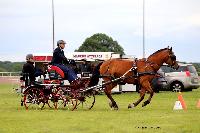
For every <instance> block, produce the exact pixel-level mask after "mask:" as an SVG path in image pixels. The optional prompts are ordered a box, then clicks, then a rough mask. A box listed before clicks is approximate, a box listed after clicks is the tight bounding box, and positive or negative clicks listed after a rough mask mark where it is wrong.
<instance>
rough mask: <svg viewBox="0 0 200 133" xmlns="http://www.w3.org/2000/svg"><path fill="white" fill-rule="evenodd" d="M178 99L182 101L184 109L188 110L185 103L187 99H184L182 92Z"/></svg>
mask: <svg viewBox="0 0 200 133" xmlns="http://www.w3.org/2000/svg"><path fill="white" fill-rule="evenodd" d="M178 100H179V101H180V102H181V105H182V108H183V109H184V110H187V106H186V104H185V101H184V99H183V96H182V94H181V92H179V95H178Z"/></svg>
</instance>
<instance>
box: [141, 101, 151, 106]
mask: <svg viewBox="0 0 200 133" xmlns="http://www.w3.org/2000/svg"><path fill="white" fill-rule="evenodd" d="M149 103H150V102H149V101H148V100H147V101H145V102H144V103H143V104H142V107H144V106H146V105H147V104H149Z"/></svg>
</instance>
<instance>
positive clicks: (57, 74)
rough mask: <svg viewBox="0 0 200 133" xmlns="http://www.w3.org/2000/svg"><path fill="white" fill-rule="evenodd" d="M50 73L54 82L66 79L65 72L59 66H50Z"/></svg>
mask: <svg viewBox="0 0 200 133" xmlns="http://www.w3.org/2000/svg"><path fill="white" fill-rule="evenodd" d="M48 72H49V78H50V79H51V80H53V79H65V78H66V76H65V74H64V72H63V71H62V70H61V69H60V68H59V67H57V66H54V65H48Z"/></svg>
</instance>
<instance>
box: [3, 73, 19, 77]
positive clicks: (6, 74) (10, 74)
mask: <svg viewBox="0 0 200 133" xmlns="http://www.w3.org/2000/svg"><path fill="white" fill-rule="evenodd" d="M20 73H21V72H0V77H5V76H9V77H12V76H20Z"/></svg>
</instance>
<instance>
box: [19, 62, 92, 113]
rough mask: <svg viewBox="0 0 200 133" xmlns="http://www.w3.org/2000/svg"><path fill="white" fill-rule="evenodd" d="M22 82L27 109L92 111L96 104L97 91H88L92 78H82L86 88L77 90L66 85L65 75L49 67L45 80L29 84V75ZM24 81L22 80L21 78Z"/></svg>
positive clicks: (23, 103)
mask: <svg viewBox="0 0 200 133" xmlns="http://www.w3.org/2000/svg"><path fill="white" fill-rule="evenodd" d="M23 77H25V78H24V79H23V80H20V81H21V89H22V90H23V91H22V92H23V93H22V99H21V105H22V106H25V108H26V109H30V108H33V109H43V108H44V107H45V105H46V106H48V107H49V108H55V109H59V108H67V109H68V110H74V109H77V108H79V107H82V108H86V109H91V108H92V107H93V105H94V103H95V90H86V89H85V88H86V87H87V85H88V84H89V81H90V78H82V79H81V81H82V84H84V85H85V87H82V88H75V87H74V86H73V85H69V84H67V85H66V84H64V73H63V71H62V70H61V69H60V68H59V67H57V66H52V65H48V68H47V71H46V73H45V74H44V80H42V81H37V82H36V81H35V82H33V83H32V84H30V83H29V79H28V75H27V74H23ZM21 79H22V78H21Z"/></svg>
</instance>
